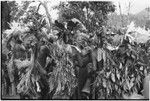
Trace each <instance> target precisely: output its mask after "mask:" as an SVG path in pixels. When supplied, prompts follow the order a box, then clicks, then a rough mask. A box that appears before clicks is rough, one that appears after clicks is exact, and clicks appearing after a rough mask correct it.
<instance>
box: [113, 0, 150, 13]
mask: <svg viewBox="0 0 150 101" xmlns="http://www.w3.org/2000/svg"><path fill="white" fill-rule="evenodd" d="M113 2H114V4H115V5H116V6H117V7H116V8H117V10H116V12H117V13H118V14H119V13H120V11H119V6H118V4H119V3H120V5H121V9H122V10H121V11H122V13H123V14H127V12H128V8H129V2H131V8H130V13H131V14H136V13H139V12H140V11H142V10H143V9H145V8H146V7H150V0H113Z"/></svg>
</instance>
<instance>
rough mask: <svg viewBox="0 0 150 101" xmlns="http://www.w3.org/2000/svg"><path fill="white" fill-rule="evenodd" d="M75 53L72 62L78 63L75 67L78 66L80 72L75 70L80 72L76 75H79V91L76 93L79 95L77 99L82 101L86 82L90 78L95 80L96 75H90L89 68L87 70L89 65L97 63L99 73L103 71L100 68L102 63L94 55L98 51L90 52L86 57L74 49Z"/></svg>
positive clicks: (91, 73)
mask: <svg viewBox="0 0 150 101" xmlns="http://www.w3.org/2000/svg"><path fill="white" fill-rule="evenodd" d="M73 51H74V52H73V53H74V55H73V59H72V60H74V63H75V61H77V63H76V64H75V67H76V66H78V67H79V70H76V68H75V71H76V72H78V73H76V74H77V77H78V83H79V84H78V91H76V94H75V95H78V94H79V95H78V97H77V98H78V99H81V93H82V89H83V87H84V86H85V83H86V80H87V79H88V78H89V79H91V80H93V77H92V75H93V74H95V71H93V72H90V73H88V68H86V66H87V64H88V63H94V64H95V63H96V67H97V69H96V71H99V70H101V68H100V67H101V65H100V64H102V63H101V62H102V61H100V62H97V60H96V57H95V55H94V54H96V50H94V51H89V52H88V53H87V54H86V55H82V54H81V53H79V52H78V51H77V50H76V49H75V48H73ZM99 65H100V66H99ZM94 70H95V69H94ZM77 92H78V93H77ZM72 99H73V98H72Z"/></svg>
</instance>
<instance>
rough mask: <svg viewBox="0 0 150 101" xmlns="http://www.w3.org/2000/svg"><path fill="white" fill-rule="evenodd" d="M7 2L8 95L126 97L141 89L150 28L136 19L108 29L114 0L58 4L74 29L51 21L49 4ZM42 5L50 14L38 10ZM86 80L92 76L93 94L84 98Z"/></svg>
mask: <svg viewBox="0 0 150 101" xmlns="http://www.w3.org/2000/svg"><path fill="white" fill-rule="evenodd" d="M2 3H5V4H2V6H3V7H5V6H6V5H7V6H8V7H10V9H9V10H10V11H11V12H10V11H8V13H7V15H9V16H10V17H8V18H6V19H4V18H5V17H3V19H4V20H3V21H2V22H4V24H3V32H2V60H3V61H2V64H3V65H2V78H3V79H2V80H3V86H2V87H6V88H10V89H11V91H8V92H7V93H8V94H9V95H10V93H12V94H13V95H16V94H19V95H20V98H22V99H26V98H28V99H85V98H86V99H122V97H124V96H128V95H130V94H132V93H141V90H142V86H141V85H142V80H143V78H144V77H145V76H147V74H148V73H149V69H150V68H149V67H150V64H149V63H150V62H149V45H150V41H149V30H148V31H146V30H145V29H142V28H139V27H135V26H134V24H133V23H131V24H130V25H129V26H124V27H125V28H124V29H122V28H119V30H118V28H117V27H115V31H114V30H111V31H109V27H111V26H113V25H109V24H108V21H109V19H108V14H110V13H112V12H114V11H115V6H114V5H113V4H112V3H111V2H96V1H94V2H93V1H89V2H85V1H83V2H81V1H80V2H79V1H70V2H61V3H60V4H59V5H58V6H55V7H54V8H53V9H58V10H59V13H58V14H59V18H58V22H61V24H63V25H64V24H65V23H68V22H69V21H74V20H75V21H76V22H77V24H78V25H77V26H74V27H73V30H69V29H68V28H65V29H61V28H60V27H59V26H56V23H55V22H54V23H53V22H52V19H51V17H50V14H49V13H48V8H47V6H46V2H39V5H38V6H30V4H31V3H33V2H31V1H24V2H22V6H19V5H17V4H16V2H15V1H9V2H2ZM40 6H43V7H44V8H45V10H46V16H43V15H40V14H39V13H38V10H39V8H40ZM4 14H6V11H5V9H4V8H3V9H2V15H4ZM4 16H6V15H4ZM6 23H9V26H8V25H7V26H5V24H6ZM108 25H109V26H108ZM67 27H68V26H67ZM8 28H9V29H8ZM56 32H58V33H57V34H55V33H56ZM59 34H60V35H59ZM65 35H66V37H64V36H65ZM141 36H142V37H141ZM65 38H68V40H71V42H70V41H68V40H67V39H65ZM66 40H67V41H66ZM143 40H144V41H143ZM65 41H66V42H65ZM97 64H98V65H97ZM8 78H9V80H10V81H7V79H8ZM86 79H90V80H91V81H90V84H88V85H86V86H87V87H89V89H90V92H86V93H88V94H89V95H88V94H87V95H86V97H84V94H83V92H81V91H82V89H83V88H84V87H82V84H84V85H85V84H86ZM84 85H83V86H84ZM80 88H81V89H80ZM3 92H4V93H6V91H5V90H3ZM76 94H77V96H74V95H76ZM3 96H5V94H4V95H3Z"/></svg>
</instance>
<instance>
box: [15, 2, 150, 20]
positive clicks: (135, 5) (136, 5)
mask: <svg viewBox="0 0 150 101" xmlns="http://www.w3.org/2000/svg"><path fill="white" fill-rule="evenodd" d="M43 1H44V0H42V2H43ZM61 1H66V0H61ZM73 1H87V0H73ZM94 1H112V2H113V3H114V4H115V5H116V12H117V14H120V10H119V6H118V5H119V3H120V5H121V12H122V13H123V14H127V12H128V7H129V6H128V5H129V2H131V8H130V13H131V14H136V13H139V12H140V11H142V10H143V9H145V8H146V7H150V0H94ZM17 2H18V3H20V0H17ZM59 2H60V0H49V2H48V3H47V7H48V9H49V11H50V12H49V13H50V15H51V18H52V21H54V20H56V19H57V18H58V10H53V9H52V7H53V6H56V5H58V4H59ZM38 3H39V2H36V3H32V5H37V4H38ZM39 13H40V14H45V9H44V8H43V7H42V6H40V9H39Z"/></svg>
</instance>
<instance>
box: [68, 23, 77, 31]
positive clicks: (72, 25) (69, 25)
mask: <svg viewBox="0 0 150 101" xmlns="http://www.w3.org/2000/svg"><path fill="white" fill-rule="evenodd" d="M77 25H78V22H73V21H68V23H67V29H68V30H69V31H73V30H74V28H75V27H76V26H77Z"/></svg>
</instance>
